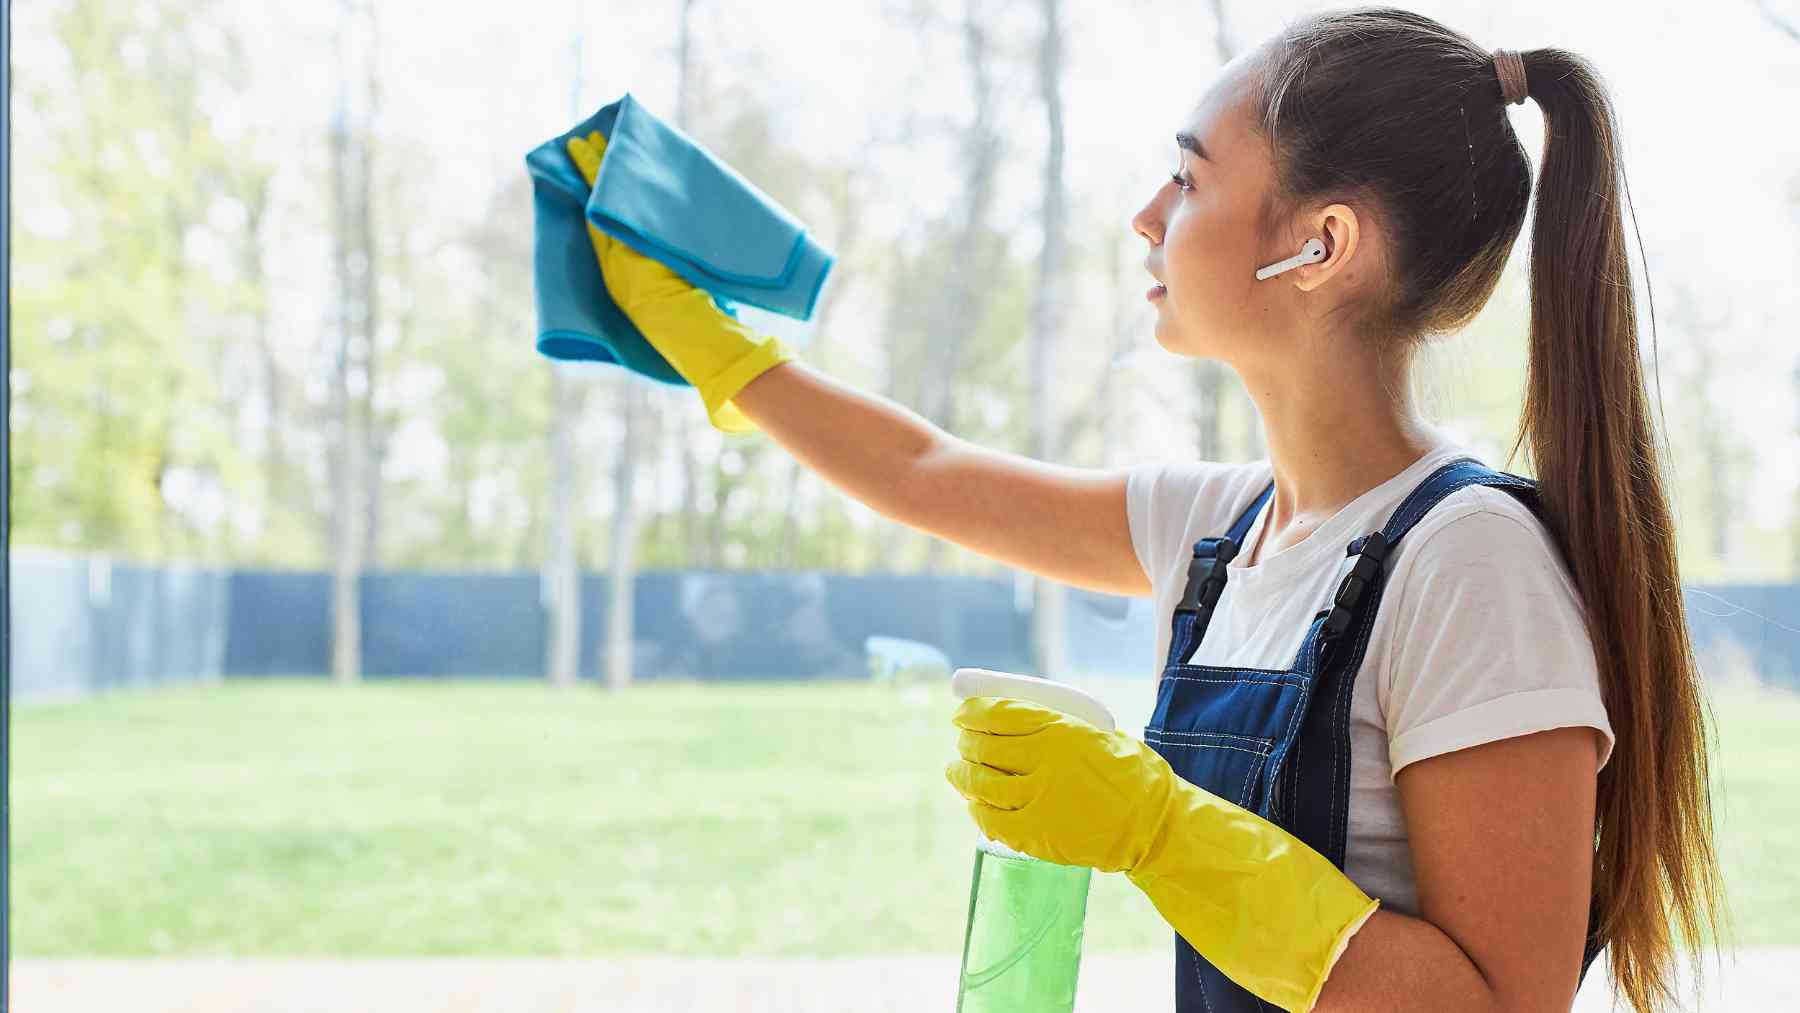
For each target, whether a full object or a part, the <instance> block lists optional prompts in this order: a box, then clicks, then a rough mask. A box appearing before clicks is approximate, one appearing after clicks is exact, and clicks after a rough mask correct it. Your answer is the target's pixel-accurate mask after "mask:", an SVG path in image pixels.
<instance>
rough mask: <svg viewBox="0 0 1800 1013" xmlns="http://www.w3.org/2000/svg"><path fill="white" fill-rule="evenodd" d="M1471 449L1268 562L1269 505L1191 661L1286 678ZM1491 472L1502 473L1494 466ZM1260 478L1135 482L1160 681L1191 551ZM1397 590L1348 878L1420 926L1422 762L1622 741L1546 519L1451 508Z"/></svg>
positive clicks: (1129, 502)
mask: <svg viewBox="0 0 1800 1013" xmlns="http://www.w3.org/2000/svg"><path fill="white" fill-rule="evenodd" d="M1464 454H1467V455H1469V456H1476V455H1474V454H1473V453H1472V452H1470V451H1469V450H1468V449H1467V448H1465V447H1460V446H1458V445H1456V444H1455V443H1453V442H1451V441H1450V440H1448V439H1446V438H1444V437H1442V436H1441V435H1440V436H1439V440H1438V445H1437V446H1436V447H1434V449H1433V450H1431V451H1430V452H1429V453H1427V454H1426V455H1425V456H1424V457H1422V458H1420V459H1419V460H1418V461H1416V462H1414V463H1413V464H1412V466H1411V467H1409V468H1407V469H1406V470H1405V471H1403V472H1401V473H1400V474H1398V475H1395V476H1394V477H1393V478H1391V479H1389V480H1388V481H1386V482H1383V483H1382V484H1381V485H1378V486H1376V487H1375V488H1373V489H1370V490H1368V491H1367V492H1365V493H1363V494H1362V495H1361V496H1359V497H1357V498H1356V500H1354V501H1353V502H1351V503H1350V504H1349V505H1348V506H1346V507H1344V508H1343V509H1342V510H1340V511H1338V512H1337V514H1335V515H1333V516H1332V517H1331V519H1330V520H1328V521H1326V522H1324V523H1323V524H1321V525H1319V526H1318V527H1317V528H1316V529H1314V530H1313V531H1312V533H1310V534H1309V535H1307V536H1306V537H1305V538H1304V539H1303V540H1301V541H1300V542H1297V543H1295V544H1293V545H1290V546H1288V547H1286V548H1284V549H1282V550H1280V551H1279V552H1276V553H1273V554H1269V553H1267V552H1266V551H1265V552H1258V553H1256V556H1257V559H1256V564H1255V565H1254V566H1244V565H1243V562H1242V561H1243V560H1244V559H1246V558H1248V557H1249V556H1250V555H1251V552H1250V547H1252V546H1255V545H1257V544H1258V542H1259V541H1260V539H1261V537H1262V531H1263V527H1264V524H1265V522H1266V521H1267V519H1268V516H1269V511H1270V508H1271V504H1272V503H1273V500H1272V499H1271V501H1270V503H1268V504H1264V506H1263V508H1262V510H1261V511H1259V513H1258V515H1257V519H1256V522H1255V524H1254V525H1253V526H1252V527H1251V528H1250V531H1249V532H1248V533H1247V534H1246V536H1245V538H1244V547H1243V549H1242V550H1241V551H1240V553H1239V555H1238V558H1237V559H1235V560H1233V561H1232V562H1231V563H1230V564H1228V568H1227V577H1226V581H1225V590H1224V593H1223V594H1222V595H1221V596H1220V598H1219V600H1218V603H1217V605H1216V606H1215V608H1214V611H1213V616H1212V621H1211V623H1210V626H1209V628H1208V630H1207V633H1206V637H1205V639H1204V640H1202V641H1201V643H1200V646H1199V648H1198V649H1197V650H1196V651H1195V652H1194V655H1193V656H1192V657H1191V658H1188V659H1186V660H1187V661H1188V662H1189V663H1190V664H1198V665H1228V666H1241V667H1245V668H1289V667H1291V666H1292V664H1293V662H1294V657H1295V655H1296V654H1297V653H1298V651H1299V649H1300V641H1301V639H1302V638H1303V637H1304V636H1305V634H1306V630H1307V627H1308V626H1309V625H1310V623H1311V621H1312V618H1313V616H1314V615H1315V614H1317V613H1318V612H1319V611H1320V610H1321V609H1323V608H1325V607H1326V606H1327V605H1328V603H1329V601H1330V597H1331V595H1332V593H1333V592H1335V591H1336V589H1337V580H1338V577H1339V574H1340V572H1341V569H1342V564H1343V562H1344V558H1345V556H1344V548H1345V546H1347V545H1348V544H1349V543H1350V542H1351V541H1352V540H1354V539H1355V538H1356V537H1357V536H1358V535H1363V534H1367V533H1368V532H1371V531H1375V530H1378V529H1380V528H1381V527H1382V526H1383V525H1385V524H1386V523H1387V520H1388V517H1389V515H1391V514H1392V513H1393V511H1394V508H1395V507H1397V506H1399V505H1400V502H1401V501H1402V500H1404V499H1405V498H1406V496H1407V495H1408V494H1409V493H1411V492H1412V490H1413V489H1414V488H1415V487H1416V486H1417V485H1418V484H1419V483H1420V482H1421V481H1423V480H1424V479H1425V477H1426V476H1428V475H1430V474H1431V473H1432V472H1433V471H1435V470H1437V468H1438V467H1439V466H1440V465H1442V464H1443V463H1445V462H1446V461H1448V460H1450V459H1451V458H1454V457H1457V456H1461V455H1464ZM1490 467H1491V465H1490ZM1270 474H1271V470H1270V466H1269V462H1268V461H1267V460H1262V461H1256V462H1253V463H1250V464H1220V463H1214V462H1205V461H1197V462H1196V461H1156V462H1148V463H1144V464H1139V465H1137V466H1135V467H1133V468H1132V469H1131V472H1130V477H1129V478H1128V480H1127V484H1126V513H1127V518H1128V520H1129V522H1130V525H1131V541H1132V546H1133V548H1135V549H1136V550H1137V555H1138V562H1139V563H1141V564H1142V565H1143V567H1144V572H1145V574H1147V575H1148V576H1149V577H1150V582H1151V586H1152V593H1153V595H1154V597H1155V600H1156V615H1157V646H1156V665H1157V672H1158V673H1159V675H1160V673H1161V671H1162V667H1163V665H1164V664H1165V663H1166V661H1167V659H1168V653H1169V639H1170V636H1171V633H1172V630H1171V629H1170V619H1171V617H1172V615H1173V613H1174V609H1175V602H1176V599H1178V598H1179V597H1180V596H1181V590H1182V586H1183V583H1184V582H1185V580H1186V578H1187V564H1188V560H1189V559H1190V558H1192V556H1193V549H1194V542H1196V541H1198V540H1199V539H1201V538H1212V537H1221V536H1223V535H1225V534H1226V533H1227V532H1228V531H1229V530H1230V527H1231V522H1232V521H1233V520H1235V519H1237V516H1238V515H1239V514H1240V513H1242V512H1243V510H1244V508H1245V507H1247V506H1249V505H1250V502H1251V501H1252V500H1253V499H1255V498H1256V496H1257V494H1258V493H1260V492H1261V491H1262V489H1263V487H1264V486H1266V485H1267V484H1268V482H1269V478H1270ZM1387 571H1388V576H1387V584H1386V587H1385V589H1384V591H1383V593H1382V599H1381V606H1380V609H1379V611H1378V612H1377V613H1376V617H1375V626H1374V629H1373V630H1372V632H1371V636H1370V640H1369V645H1368V653H1367V654H1365V655H1364V657H1363V662H1362V667H1361V669H1360V670H1359V671H1358V673H1357V678H1356V684H1355V688H1354V690H1353V692H1352V695H1351V702H1350V761H1351V762H1350V819H1349V829H1348V836H1347V840H1346V850H1345V862H1344V872H1345V874H1346V875H1347V876H1349V877H1350V879H1351V880H1353V881H1354V882H1355V883H1356V884H1357V885H1358V886H1359V887H1361V888H1362V889H1363V891H1364V892H1366V893H1368V894H1369V895H1370V896H1372V897H1376V898H1379V899H1380V900H1381V901H1382V904H1383V905H1384V906H1386V907H1388V908H1391V909H1394V910H1398V911H1401V912H1404V913H1406V914H1412V915H1417V914H1418V891H1417V887H1416V884H1415V881H1414V876H1413V866H1412V851H1411V848H1410V847H1409V845H1408V843H1407V833H1406V823H1405V820H1404V818H1403V817H1402V814H1401V810H1400V795H1399V790H1398V789H1397V788H1396V787H1395V785H1394V774H1395V772H1397V771H1399V770H1400V768H1402V767H1404V766H1406V765H1407V764H1409V763H1412V762H1413V761H1415V760H1423V759H1425V758H1427V757H1431V756H1436V755H1438V754H1440V753H1448V752H1452V751H1454V750H1458V749H1466V748H1468V747H1470V746H1475V745H1480V744H1481V743H1484V742H1491V741H1494V740H1496V739H1504V738H1509V737H1511V736H1515V735H1526V734H1529V733H1531V732H1537V731H1543V730H1545V729H1549V728H1562V727H1568V726H1587V727H1592V728H1596V729H1599V730H1600V732H1601V734H1602V736H1603V739H1604V742H1603V744H1602V746H1601V752H1600V766H1602V767H1604V766H1605V765H1606V761H1607V759H1608V757H1610V756H1611V755H1612V744H1613V735H1612V727H1611V725H1610V724H1608V722H1607V718H1606V709H1605V707H1604V705H1603V704H1602V702H1601V700H1602V698H1601V695H1600V684H1599V677H1598V673H1597V671H1596V669H1595V665H1594V655H1593V649H1592V647H1591V641H1590V640H1589V638H1588V632H1587V629H1586V626H1585V625H1584V623H1583V621H1582V614H1581V606H1580V599H1579V597H1578V595H1577V593H1576V590H1575V586H1574V583H1573V582H1572V581H1571V580H1570V578H1569V575H1568V571H1567V569H1566V568H1565V567H1564V566H1563V564H1562V561H1561V559H1560V557H1559V556H1558V555H1557V552H1556V549H1555V544H1554V543H1553V542H1552V541H1551V538H1550V534H1549V532H1548V531H1547V530H1546V529H1545V528H1544V526H1543V524H1542V522H1540V521H1539V520H1538V519H1537V517H1536V516H1535V515H1534V514H1532V512H1531V511H1530V510H1529V509H1527V508H1526V507H1525V505H1524V504H1523V503H1520V502H1519V501H1518V500H1517V499H1515V498H1513V496H1512V494H1510V493H1508V492H1505V491H1502V490H1500V489H1492V488H1488V487H1486V486H1469V487H1465V488H1462V489H1458V490H1457V491H1455V492H1453V493H1451V494H1450V495H1448V496H1446V497H1445V498H1444V499H1443V500H1442V501H1441V502H1440V503H1438V504H1437V506H1435V507H1433V508H1432V509H1431V511H1430V512H1429V513H1427V514H1426V515H1425V516H1424V518H1423V519H1422V520H1420V521H1419V522H1418V523H1417V524H1416V525H1414V527H1413V528H1412V530H1411V531H1409V532H1407V534H1406V537H1404V538H1403V539H1401V541H1400V544H1399V546H1398V547H1397V548H1396V549H1395V550H1394V552H1392V553H1390V555H1389V557H1388V561H1387Z"/></svg>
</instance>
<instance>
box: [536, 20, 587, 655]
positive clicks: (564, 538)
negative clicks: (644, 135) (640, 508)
mask: <svg viewBox="0 0 1800 1013" xmlns="http://www.w3.org/2000/svg"><path fill="white" fill-rule="evenodd" d="M575 23H576V24H577V25H579V24H580V23H581V21H580V18H576V19H575ZM569 48H570V54H571V57H572V59H571V61H570V62H571V63H572V64H573V65H574V66H573V72H572V73H571V75H570V78H571V83H570V87H569V104H570V106H571V108H573V110H574V115H576V116H580V115H581V113H582V108H581V50H582V35H581V31H580V29H579V28H577V29H576V32H575V36H574V38H573V39H571V40H570V43H569ZM545 366H546V368H548V369H549V371H550V434H549V435H550V523H549V535H550V545H549V551H548V552H546V553H545V558H544V571H543V580H542V587H543V591H544V593H543V594H542V595H541V596H540V597H541V598H542V599H543V603H544V605H545V606H546V607H547V611H548V612H549V615H548V619H549V621H550V629H549V634H550V635H549V636H548V637H547V638H546V644H545V654H546V656H545V658H544V674H545V676H546V677H547V678H548V679H549V680H550V682H551V683H552V684H553V685H557V686H573V685H575V684H576V682H577V680H578V679H579V678H580V674H581V673H580V666H581V574H580V570H579V569H578V568H577V567H576V564H575V540H576V533H575V517H574V514H575V496H574V493H575V454H574V452H573V448H572V446H571V445H572V444H573V443H574V433H573V432H572V431H571V430H572V429H573V428H574V422H575V415H576V411H575V406H576V404H577V403H578V402H577V401H576V399H575V398H574V397H573V396H572V395H573V391H572V390H571V389H570V388H572V387H573V386H574V382H573V381H571V380H570V379H569V378H568V377H565V376H564V375H563V370H562V368H561V367H560V366H559V365H558V364H557V363H555V362H549V361H546V363H545Z"/></svg>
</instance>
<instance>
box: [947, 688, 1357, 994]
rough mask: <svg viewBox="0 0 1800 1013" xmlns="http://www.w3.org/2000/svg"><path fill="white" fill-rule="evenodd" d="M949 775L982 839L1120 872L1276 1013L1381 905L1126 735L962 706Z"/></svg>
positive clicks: (1012, 708)
mask: <svg viewBox="0 0 1800 1013" xmlns="http://www.w3.org/2000/svg"><path fill="white" fill-rule="evenodd" d="M952 720H953V721H954V722H955V723H956V725H957V727H958V728H960V729H961V732H959V733H958V736H957V750H958V751H959V752H960V753H961V754H962V759H960V760H958V761H955V762H953V763H951V764H950V766H949V768H948V769H946V770H945V772H944V773H945V776H946V777H948V778H949V779H950V783H951V784H952V785H954V786H955V788H956V790H957V791H958V792H960V793H962V796H963V797H964V798H965V799H968V801H969V813H970V815H972V816H974V817H975V822H976V823H977V824H978V825H979V826H980V827H981V831H982V833H984V834H986V835H987V836H988V837H989V838H990V839H992V840H996V841H999V842H1000V843H1002V844H1004V845H1006V846H1007V847H1009V848H1012V849H1013V850H1015V851H1021V852H1024V853H1025V854H1027V855H1031V856H1033V857H1035V858H1041V859H1044V860H1046V861H1051V862H1058V863H1061V864H1064V865H1085V866H1088V867H1090V868H1094V869H1099V870H1101V871H1103V872H1120V871H1122V872H1124V873H1125V874H1126V877H1127V878H1129V879H1130V880H1131V882H1132V883H1133V884H1134V885H1135V886H1137V887H1138V889H1140V890H1142V891H1144V894H1145V896H1147V897H1149V898H1150V902H1151V903H1152V904H1153V905H1155V907H1156V910H1157V911H1158V912H1160V913H1161V914H1162V916H1163V918H1165V919H1167V921H1168V922H1169V924H1170V925H1171V926H1173V927H1174V928H1175V931H1177V932H1179V933H1181V936H1182V938H1184V939H1186V940H1187V941H1188V943H1189V944H1191V945H1192V946H1193V947H1194V949H1195V951H1196V952H1198V953H1199V954H1200V955H1201V956H1203V957H1205V958H1206V959H1207V961H1208V962H1209V963H1211V964H1212V965H1213V966H1214V967H1217V968H1218V969H1219V970H1220V971H1221V972H1223V973H1224V974H1225V976H1226V977H1228V978H1230V979H1231V980H1232V981H1235V982H1237V983H1238V984H1239V985H1242V986H1243V987H1244V988H1245V989H1246V990H1248V991H1249V992H1251V993H1252V994H1254V995H1256V996H1258V997H1259V998H1262V999H1265V1000H1267V1001H1268V1002H1271V1003H1274V1004H1275V1005H1276V1006H1279V1007H1280V1008H1282V1009H1284V1010H1290V1011H1305V1010H1310V1009H1312V1007H1313V1004H1314V1003H1315V1002H1317V1001H1318V997H1319V992H1320V990H1321V989H1323V988H1324V986H1325V980H1326V976H1327V975H1329V974H1330V973H1331V968H1332V965H1334V964H1335V963H1336V962H1337V959H1338V957H1339V956H1341V955H1342V954H1343V952H1344V948H1345V947H1346V946H1348V945H1349V943H1350V937H1351V936H1353V935H1354V934H1355V933H1356V931H1357V929H1359V928H1361V927H1362V925H1363V922H1365V921H1366V920H1368V918H1369V916H1370V915H1373V914H1374V913H1375V910H1376V907H1377V902H1376V901H1375V900H1373V899H1371V898H1370V897H1369V896H1368V895H1366V894H1364V893H1363V892H1362V890H1361V889H1359V888H1358V887H1357V885H1356V884H1355V883H1353V882H1351V880H1350V879H1349V878H1348V877H1346V876H1345V875H1344V874H1343V873H1342V872H1341V871H1339V870H1338V868H1337V867H1336V866H1334V865H1332V864H1331V862H1330V860H1328V859H1327V858H1325V856H1323V855H1321V854H1319V853H1318V852H1317V851H1314V850H1313V849H1312V848H1310V847H1308V846H1307V845H1306V843H1305V842H1304V841H1302V840H1300V839H1299V838H1298V837H1295V836H1293V835H1292V834H1290V833H1288V832H1287V831H1286V830H1284V829H1282V828H1281V827H1279V826H1276V825H1275V824H1273V823H1271V822H1269V821H1268V820H1265V819H1263V818H1262V817H1261V816H1258V815H1256V814H1255V813H1253V812H1250V811H1249V810H1247V809H1244V808H1242V807H1240V806H1236V805H1233V804H1232V803H1230V802H1228V801H1226V800H1225V799H1222V798H1220V797H1218V796H1217V795H1214V794H1212V793H1211V792H1209V791H1206V790H1205V789H1203V788H1200V787H1198V786H1197V785H1193V784H1189V783H1188V782H1187V781H1185V780H1182V778H1181V777H1180V776H1179V775H1177V774H1176V773H1175V772H1174V770H1173V769H1172V768H1170V767H1169V765H1168V763H1167V762H1166V761H1164V760H1163V758H1162V756H1161V755H1160V754H1158V753H1157V752H1156V751H1155V750H1152V749H1151V748H1150V747H1149V746H1146V745H1144V744H1143V743H1142V742H1139V741H1138V740H1136V739H1135V738H1133V737H1132V736H1130V735H1127V734H1125V733H1123V732H1118V731H1113V732H1102V731H1100V730H1099V729H1098V728H1095V727H1094V726H1093V725H1090V724H1088V723H1087V722H1085V721H1081V720H1079V719H1077V718H1072V717H1069V716H1068V715H1065V714H1063V713H1061V712H1059V711H1055V710H1051V709H1049V708H1047V707H1042V706H1039V705H1038V704H1034V703H1029V702H1027V701H1024V700H1014V699H1011V698H1007V697H970V698H969V699H967V700H964V701H963V702H962V705H961V706H960V707H958V708H957V711H956V715H955V717H954V718H953V719H952Z"/></svg>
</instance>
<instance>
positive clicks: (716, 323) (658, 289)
mask: <svg viewBox="0 0 1800 1013" xmlns="http://www.w3.org/2000/svg"><path fill="white" fill-rule="evenodd" d="M567 147H568V151H569V158H570V159H572V160H573V161H574V162H575V165H576V167H577V168H579V169H580V170H581V176H582V178H583V179H585V180H587V183H588V185H589V186H593V185H594V177H596V176H598V175H599V174H600V157H601V155H603V154H604V153H605V152H606V137H605V136H604V135H602V134H601V133H600V132H599V131H597V130H596V131H594V132H593V133H590V134H589V135H588V136H587V137H586V139H583V138H580V137H571V138H569V141H568V144H567ZM587 227H588V237H589V238H590V239H591V240H592V241H593V244H594V254H595V256H597V257H599V258H600V276H601V277H602V278H603V279H605V281H606V291H607V292H608V293H609V294H610V295H611V296H612V298H613V302H615V303H617V304H618V305H619V309H620V310H622V311H624V313H625V316H626V317H628V318H629V319H630V320H631V322H632V323H634V324H636V325H637V329H638V330H639V331H642V332H643V335H644V340H646V341H648V342H650V345H651V347H653V348H655V349H656V350H657V351H658V352H660V353H662V357H663V358H664V359H667V360H668V362H669V365H671V366H673V367H674V368H675V371H676V372H677V373H680V374H681V376H682V379H684V380H686V381H687V382H688V383H691V384H693V385H694V389H695V390H696V391H698V392H699V393H700V400H701V401H703V402H704V403H705V404H706V417H707V420H708V421H710V422H711V423H712V424H713V428H715V429H718V430H720V431H721V432H727V433H742V432H749V431H751V430H754V429H755V428H756V424H755V423H754V422H751V421H750V419H749V418H748V417H746V416H745V415H744V413H743V412H741V411H739V410H738V407H737V405H735V404H733V403H732V402H731V399H732V398H733V397H735V396H736V395H737V392H738V391H740V390H743V389H744V385H745V384H748V383H749V382H750V381H751V380H754V379H756V378H757V377H759V376H761V375H762V374H763V373H765V372H767V371H768V370H769V369H771V368H773V367H774V366H775V365H776V364H778V363H782V362H786V361H787V360H789V359H792V358H793V357H794V356H793V353H792V352H791V351H789V349H788V348H787V346H785V345H783V344H782V343H781V341H780V340H779V339H777V338H775V337H772V336H770V335H766V334H758V333H756V332H755V331H754V330H752V329H750V328H749V327H746V326H745V325H744V324H742V323H740V322H739V321H738V320H736V319H735V318H733V317H731V316H730V315H728V314H727V313H725V311H724V310H721V309H719V307H718V304H717V303H715V302H713V297H712V293H710V292H707V291H706V290H704V289H701V288H696V287H695V286H694V285H692V284H690V283H689V282H688V280H687V279H686V278H683V277H682V276H681V275H679V274H676V273H675V272H674V271H673V270H670V268H669V266H668V265H667V264H664V263H663V262H662V261H660V260H657V259H655V258H653V257H646V256H644V255H643V254H641V253H639V252H638V251H636V250H634V249H632V248H631V247H630V246H627V245H626V244H625V243H622V242H620V241H619V240H617V239H614V238H613V237H611V236H609V235H607V234H606V233H605V232H602V231H601V230H600V229H599V228H597V227H595V225H594V223H593V222H588V223H587Z"/></svg>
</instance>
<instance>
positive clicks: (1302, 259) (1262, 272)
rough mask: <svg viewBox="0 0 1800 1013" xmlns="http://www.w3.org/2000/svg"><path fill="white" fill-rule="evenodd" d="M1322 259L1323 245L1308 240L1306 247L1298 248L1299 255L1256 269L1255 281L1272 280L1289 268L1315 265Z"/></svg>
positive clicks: (1323, 255) (1315, 240) (1317, 241)
mask: <svg viewBox="0 0 1800 1013" xmlns="http://www.w3.org/2000/svg"><path fill="white" fill-rule="evenodd" d="M1324 259H1325V244H1324V243H1322V242H1320V241H1319V240H1317V239H1308V240H1307V241H1306V245H1305V246H1302V247H1300V252H1299V253H1296V254H1294V255H1293V256H1291V257H1289V258H1288V259H1286V260H1283V261H1278V262H1276V263H1273V264H1270V265H1269V266H1268V267H1259V268H1257V269H1256V280H1257V281H1262V280H1263V279H1265V278H1273V277H1275V276H1276V275H1278V274H1280V273H1281V272H1283V271H1286V270H1288V269H1289V268H1293V267H1299V266H1300V265H1301V264H1316V263H1318V262H1319V261H1321V260H1324Z"/></svg>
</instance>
